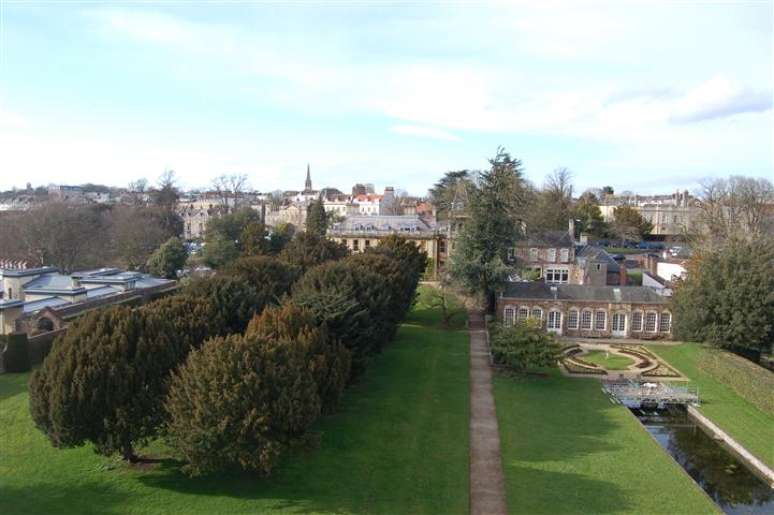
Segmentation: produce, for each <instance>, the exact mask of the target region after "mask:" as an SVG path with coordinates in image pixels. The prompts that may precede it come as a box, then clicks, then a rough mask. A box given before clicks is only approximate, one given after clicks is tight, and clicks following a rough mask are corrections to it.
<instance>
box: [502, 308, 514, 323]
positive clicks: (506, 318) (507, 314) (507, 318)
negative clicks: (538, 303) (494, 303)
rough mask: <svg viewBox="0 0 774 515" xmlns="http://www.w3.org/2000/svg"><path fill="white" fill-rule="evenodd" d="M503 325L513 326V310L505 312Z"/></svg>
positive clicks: (508, 309) (507, 309)
mask: <svg viewBox="0 0 774 515" xmlns="http://www.w3.org/2000/svg"><path fill="white" fill-rule="evenodd" d="M503 324H504V325H506V326H512V325H513V308H511V307H507V308H505V310H504V311H503Z"/></svg>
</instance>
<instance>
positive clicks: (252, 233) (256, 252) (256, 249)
mask: <svg viewBox="0 0 774 515" xmlns="http://www.w3.org/2000/svg"><path fill="white" fill-rule="evenodd" d="M239 241H240V242H241V250H242V255H243V256H261V255H264V254H269V253H270V251H271V243H270V241H269V239H268V235H267V233H266V226H265V225H264V224H263V222H250V223H248V224H247V225H246V226H245V228H244V229H242V234H241V235H240V237H239Z"/></svg>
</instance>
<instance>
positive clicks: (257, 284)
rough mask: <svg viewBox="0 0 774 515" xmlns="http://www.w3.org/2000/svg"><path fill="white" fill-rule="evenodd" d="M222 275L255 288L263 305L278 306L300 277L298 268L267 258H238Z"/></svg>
mask: <svg viewBox="0 0 774 515" xmlns="http://www.w3.org/2000/svg"><path fill="white" fill-rule="evenodd" d="M224 273H225V274H226V275H228V276H230V277H234V278H236V279H239V280H241V281H244V282H246V283H248V284H249V285H250V286H252V287H253V288H255V290H256V292H258V296H259V297H260V298H261V302H262V303H263V304H279V303H280V300H281V299H282V297H283V296H285V295H287V294H289V293H290V287H291V286H293V283H295V282H296V281H297V280H298V278H299V277H301V269H300V268H299V267H297V266H294V265H291V264H289V263H286V262H284V261H280V260H279V259H276V258H273V257H269V256H250V257H243V258H239V259H237V260H236V261H234V262H233V263H231V264H230V265H229V266H228V267H226V268H225V269H224Z"/></svg>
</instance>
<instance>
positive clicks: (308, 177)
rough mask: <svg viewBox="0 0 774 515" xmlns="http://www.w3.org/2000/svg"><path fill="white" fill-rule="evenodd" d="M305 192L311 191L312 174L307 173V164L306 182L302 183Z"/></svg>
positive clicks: (307, 167) (307, 164) (307, 165)
mask: <svg viewBox="0 0 774 515" xmlns="http://www.w3.org/2000/svg"><path fill="white" fill-rule="evenodd" d="M304 189H305V190H306V191H312V174H311V173H309V163H306V182H305V183H304Z"/></svg>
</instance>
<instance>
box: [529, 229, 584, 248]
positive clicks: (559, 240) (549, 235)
mask: <svg viewBox="0 0 774 515" xmlns="http://www.w3.org/2000/svg"><path fill="white" fill-rule="evenodd" d="M519 245H520V246H522V247H523V246H531V247H572V246H573V245H575V242H574V241H573V239H572V237H571V236H570V233H569V232H567V231H546V232H544V233H542V234H536V235H533V236H530V237H529V238H527V240H526V241H524V242H520V243H519Z"/></svg>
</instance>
